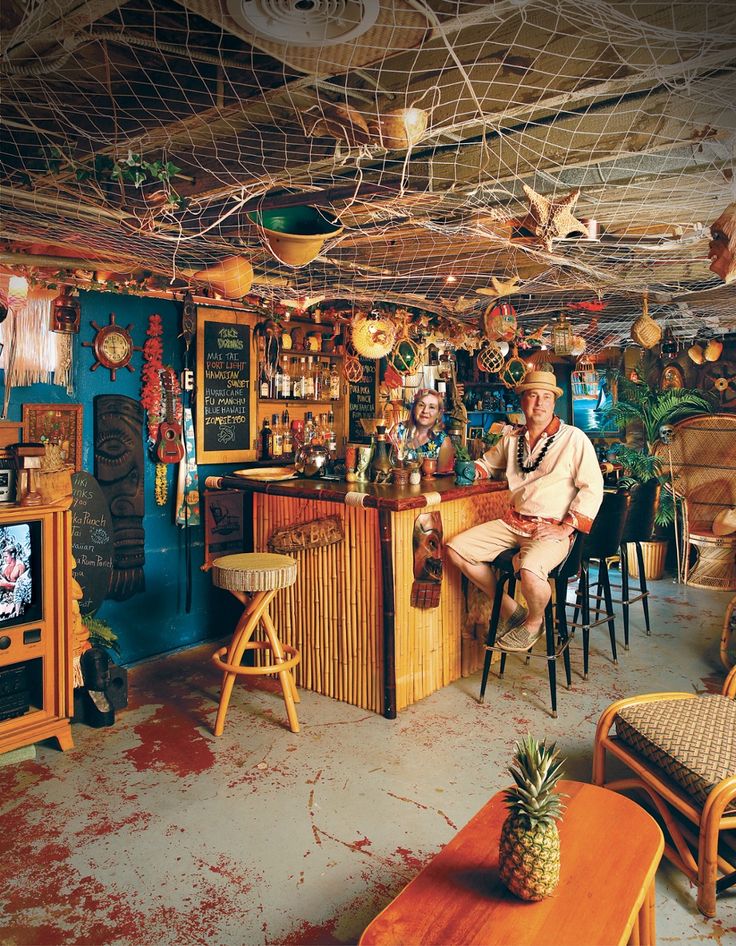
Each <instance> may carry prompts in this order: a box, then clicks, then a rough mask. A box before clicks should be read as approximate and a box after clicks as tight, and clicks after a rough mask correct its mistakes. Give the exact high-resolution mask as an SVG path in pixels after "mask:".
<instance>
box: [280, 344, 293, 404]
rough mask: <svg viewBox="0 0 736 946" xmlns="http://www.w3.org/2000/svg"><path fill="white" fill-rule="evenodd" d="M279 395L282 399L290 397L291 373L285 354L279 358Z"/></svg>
mask: <svg viewBox="0 0 736 946" xmlns="http://www.w3.org/2000/svg"><path fill="white" fill-rule="evenodd" d="M281 397H282V398H283V399H284V400H286V399H287V398H290V397H291V374H290V373H289V359H288V358H287V357H286V355H284V356H283V358H282V359H281Z"/></svg>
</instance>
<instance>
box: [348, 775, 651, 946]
mask: <svg viewBox="0 0 736 946" xmlns="http://www.w3.org/2000/svg"><path fill="white" fill-rule="evenodd" d="M559 784H560V791H561V792H563V793H564V794H566V795H567V796H568V797H567V798H566V799H565V802H566V805H567V807H566V810H565V813H564V815H563V819H562V821H561V822H560V823H559V829H560V841H561V850H562V854H561V875H560V884H559V886H558V888H557V890H556V892H555V894H554V896H552V897H550V898H549V899H547V900H542V901H541V902H539V903H525V902H523V901H521V900H518V899H517V898H516V897H514V896H513V894H511V893H509V892H508V891H507V889H506V888H505V887H504V885H503V884H502V883H501V880H500V878H499V876H498V843H499V838H500V836H501V826H502V824H503V822H504V820H505V818H506V814H507V810H506V806H505V804H504V801H503V794H502V793H501V792H499V793H498V795H494V796H493V798H492V799H491V800H490V801H489V802H488V803H487V804H486V805H485V806H484V807H483V808H481V810H480V811H479V812H478V814H477V815H475V817H474V818H473V819H472V820H471V821H470V822H469V823H468V824H467V825H466V826H465V827H464V828H463V829H462V831H460V833H459V834H458V835H457V836H456V837H454V838H453V839H452V841H450V843H449V844H448V845H447V847H445V848H444V849H443V850H442V851H441V852H440V853H439V854H438V855H437V856H436V857H434V858H433V859H432V860H431V861H430V862H429V864H427V866H426V867H425V868H424V870H422V871H421V873H420V874H419V875H418V876H417V877H415V878H414V880H412V881H411V883H410V884H408V885H407V886H406V887H405V888H404V890H402V892H401V893H400V894H399V895H398V897H396V899H395V900H393V901H392V902H391V903H390V904H389V905H388V906H387V907H386V909H385V910H383V912H382V913H380V914H379V915H378V916H377V917H376V919H375V920H373V922H372V923H371V924H370V925H369V926H368V927H367V928H366V930H365V932H364V933H363V935H362V936H361V938H360V946H391V944H395V946H420V944H421V946H450V944H451V946H494V944H498V946H509V944H512V943H513V944H514V946H527V944H528V946H532V944H535V946H549V944H550V943H554V944H555V946H614V944H616V946H623V944H626V943H630V944H641V946H653V944H654V942H655V932H654V875H655V873H656V870H657V867H658V865H659V861H660V858H661V857H662V850H663V848H664V839H663V837H662V832H661V831H660V829H659V826H658V825H657V823H656V822H655V821H654V819H653V818H652V817H651V816H650V815H648V814H647V813H646V812H645V811H644V810H643V809H642V808H640V807H639V806H638V805H636V804H635V803H634V802H633V801H631V800H630V799H628V798H626V797H624V796H623V795H619V794H617V793H616V792H611V791H607V790H606V789H602V788H597V787H596V786H594V785H586V784H583V783H582V782H570V781H562V782H560V783H559Z"/></svg>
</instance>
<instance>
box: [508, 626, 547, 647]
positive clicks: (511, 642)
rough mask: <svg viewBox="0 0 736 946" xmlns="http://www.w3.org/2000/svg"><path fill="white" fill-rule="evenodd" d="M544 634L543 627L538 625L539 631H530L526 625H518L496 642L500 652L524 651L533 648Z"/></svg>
mask: <svg viewBox="0 0 736 946" xmlns="http://www.w3.org/2000/svg"><path fill="white" fill-rule="evenodd" d="M543 633H544V626H543V624H540V626H539V629H538V630H536V631H531V630H529V628H528V627H527V626H526V624H520V625H519V626H518V627H514V628H512V629H511V630H510V631H509V632H508V633H507V634H504V635H503V637H502V638H501V640H500V641H497V642H496V645H497V647H498V648H499V649H500V650H506V651H511V652H515V651H524V650H529V648H530V647H533V646H534V645H535V644H536V642H537V641H538V640H539V638H540V637H541V636H542V634H543Z"/></svg>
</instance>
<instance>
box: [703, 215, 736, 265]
mask: <svg viewBox="0 0 736 946" xmlns="http://www.w3.org/2000/svg"><path fill="white" fill-rule="evenodd" d="M708 259H709V260H710V261H711V263H710V269H711V272H714V273H715V274H716V276H720V278H721V279H722V280H723V281H724V282H726V283H730V282H733V281H734V280H736V203H733V204H729V205H728V207H726V209H725V210H724V211H723V213H722V214H721V216H720V217H719V218H718V219H717V220H716V221H715V222H714V223H712V224H711V225H710V243H709V244H708Z"/></svg>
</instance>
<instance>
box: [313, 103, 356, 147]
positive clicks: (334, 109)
mask: <svg viewBox="0 0 736 946" xmlns="http://www.w3.org/2000/svg"><path fill="white" fill-rule="evenodd" d="M310 118H312V119H313V121H312V123H311V125H310V124H309V123H307V128H306V131H307V134H308V135H311V136H312V137H313V138H338V139H342V140H343V141H344V142H345V143H346V144H347V145H348V146H349V147H351V148H355V147H357V146H358V145H364V144H368V142H369V141H370V140H371V135H370V132H369V130H368V123H367V122H366V120H365V119H364V118H363V116H362V115H361V114H360V112H358V111H357V110H356V109H354V108H351V106H349V105H330V106H328V107H326V108H324V109H323V110H322V112H321V114H318V115H314V116H310Z"/></svg>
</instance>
